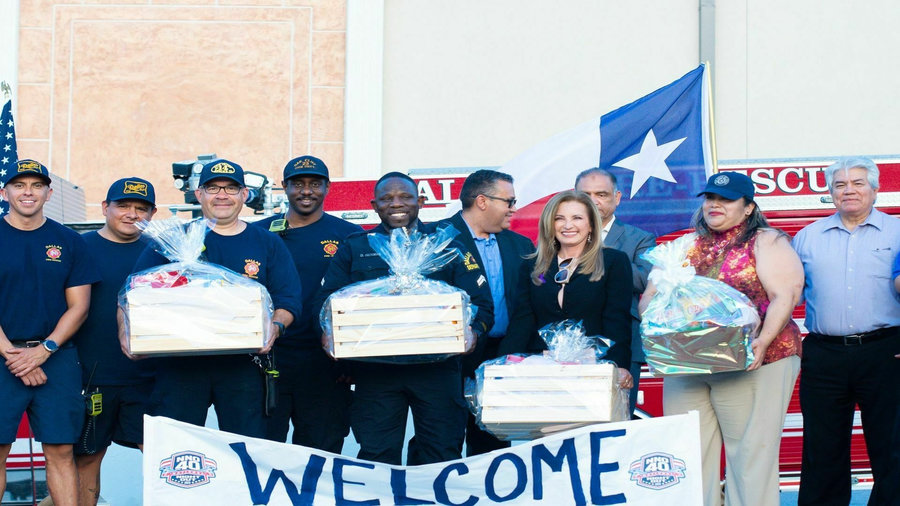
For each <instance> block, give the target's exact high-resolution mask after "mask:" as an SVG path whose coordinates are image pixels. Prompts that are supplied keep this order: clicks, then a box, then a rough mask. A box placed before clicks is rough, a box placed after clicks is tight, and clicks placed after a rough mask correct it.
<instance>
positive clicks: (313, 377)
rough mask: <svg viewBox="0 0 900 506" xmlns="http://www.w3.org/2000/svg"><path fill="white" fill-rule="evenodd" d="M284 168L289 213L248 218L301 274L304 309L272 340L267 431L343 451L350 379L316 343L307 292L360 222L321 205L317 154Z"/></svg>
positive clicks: (321, 166) (324, 191) (324, 173)
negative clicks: (274, 372) (273, 404)
mask: <svg viewBox="0 0 900 506" xmlns="http://www.w3.org/2000/svg"><path fill="white" fill-rule="evenodd" d="M283 175H284V177H283V179H282V181H281V186H282V187H283V188H284V192H285V195H287V199H288V202H287V203H288V210H287V212H286V213H284V214H281V215H275V216H272V217H270V218H266V219H264V220H260V221H257V222H256V223H254V225H258V226H260V227H263V228H264V229H266V230H269V231H270V232H275V233H277V234H278V235H279V236H280V237H281V239H282V240H283V241H284V244H285V246H287V248H288V250H289V251H290V252H291V256H292V257H293V258H294V266H295V267H296V268H297V272H298V273H299V275H300V285H301V290H300V291H301V293H302V295H303V313H302V315H301V316H300V318H298V319H297V320H295V321H294V323H293V324H292V325H291V326H290V327H288V328H287V331H286V332H285V335H284V336H282V337H280V338H279V339H278V341H276V342H275V347H274V354H275V362H276V365H277V368H278V371H279V373H280V376H279V378H278V392H279V396H278V406H277V408H276V409H275V412H274V413H273V414H272V416H271V417H269V418H268V419H267V423H268V429H267V434H266V437H267V438H268V439H271V440H273V441H279V442H282V443H283V442H284V441H285V439H286V438H287V433H288V422H290V423H293V425H294V432H293V436H292V437H291V442H292V443H294V444H296V445H302V446H306V447H309V448H317V449H319V450H324V451H328V452H332V453H341V449H342V447H343V444H344V438H345V437H346V436H347V434H348V433H349V431H350V418H349V416H350V415H349V411H350V385H349V384H348V383H347V382H346V381H343V376H342V374H341V371H340V369H341V368H340V367H339V366H338V364H337V363H336V362H335V361H333V360H331V358H329V357H328V355H327V354H326V353H325V350H323V349H322V344H321V339H320V338H321V336H322V331H321V330H320V329H319V315H318V313H317V312H315V311H314V310H313V309H314V306H315V304H314V303H313V298H314V297H315V294H316V291H317V290H318V289H319V287H320V286H321V285H322V276H324V275H325V270H326V269H328V265H329V264H330V263H331V259H332V258H333V257H334V255H335V253H336V252H337V250H338V245H339V244H340V242H341V241H343V240H344V238H346V237H347V236H348V235H350V234H351V233H354V232H360V231H362V227H360V226H359V225H355V224H353V223H350V222H348V221H344V220H342V219H340V218H337V217H334V216H331V215H330V214H327V213H325V212H324V210H323V208H322V206H323V204H324V203H325V197H326V196H327V195H328V186H329V177H328V167H327V166H326V165H325V162H323V161H322V160H320V159H319V158H316V157H314V156H301V157H297V158H294V159H293V160H291V161H289V162H288V163H287V165H285V166H284V173H283Z"/></svg>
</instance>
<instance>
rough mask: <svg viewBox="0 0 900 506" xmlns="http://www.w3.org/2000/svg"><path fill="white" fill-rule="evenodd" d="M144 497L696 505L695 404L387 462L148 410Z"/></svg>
mask: <svg viewBox="0 0 900 506" xmlns="http://www.w3.org/2000/svg"><path fill="white" fill-rule="evenodd" d="M144 431H145V432H144V504H145V505H148V506H152V505H172V504H228V505H243V504H247V505H251V504H254V505H256V504H272V505H315V504H338V505H353V506H358V505H389V504H403V505H416V504H447V505H465V506H471V505H474V504H498V503H507V504H517V505H518V504H553V505H559V504H701V503H702V502H703V500H702V497H701V477H700V474H701V467H700V429H699V422H698V416H697V413H696V412H691V413H688V414H686V415H677V416H667V417H661V418H652V419H647V420H635V421H630V422H620V423H607V424H601V425H592V426H590V427H584V428H581V429H575V430H571V431H567V432H562V433H559V434H555V435H552V436H548V437H546V438H542V439H539V440H536V441H532V442H529V443H526V444H521V445H517V446H513V447H512V448H510V449H506V450H498V451H495V452H491V453H488V454H485V455H479V456H476V457H471V458H467V459H462V460H456V461H453V462H442V463H440V464H430V465H425V466H416V467H403V466H390V465H385V464H378V463H374V462H368V461H364V460H357V459H353V458H348V457H344V456H341V455H335V454H332V453H326V452H320V451H317V450H312V449H310V448H305V447H302V446H294V445H289V444H283V443H274V442H271V441H266V440H262V439H254V438H246V437H243V436H238V435H235V434H230V433H227V432H221V431H217V430H213V429H207V428H204V427H197V426H194V425H189V424H185V423H181V422H176V421H174V420H171V419H168V418H162V417H145V426H144Z"/></svg>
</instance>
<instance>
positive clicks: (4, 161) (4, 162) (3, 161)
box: [0, 156, 9, 175]
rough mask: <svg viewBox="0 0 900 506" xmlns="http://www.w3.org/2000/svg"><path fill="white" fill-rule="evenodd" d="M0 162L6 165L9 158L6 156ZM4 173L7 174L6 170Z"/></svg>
mask: <svg viewBox="0 0 900 506" xmlns="http://www.w3.org/2000/svg"><path fill="white" fill-rule="evenodd" d="M0 163H2V164H3V165H6V164H7V163H9V158H7V157H5V156H4V157H3V159H2V160H0ZM3 175H6V171H4V172H3Z"/></svg>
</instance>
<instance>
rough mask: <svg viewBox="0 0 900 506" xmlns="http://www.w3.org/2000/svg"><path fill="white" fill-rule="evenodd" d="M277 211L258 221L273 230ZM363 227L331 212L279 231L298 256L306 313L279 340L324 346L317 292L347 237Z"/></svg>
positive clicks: (280, 342) (285, 343) (293, 344)
mask: <svg viewBox="0 0 900 506" xmlns="http://www.w3.org/2000/svg"><path fill="white" fill-rule="evenodd" d="M282 216H283V215H276V216H272V217H270V218H266V219H264V220H260V221H257V222H255V223H254V225H256V226H258V227H261V228H262V229H264V230H269V226H270V225H271V224H272V221H274V220H276V219H281V218H282ZM361 231H362V227H360V226H359V225H356V224H353V223H350V222H349V221H345V220H342V219H340V218H337V217H335V216H332V215H330V214H327V213H325V214H323V215H322V218H321V219H319V220H318V221H316V222H315V223H311V224H309V225H306V226H305V227H298V228H289V229H286V230H283V231H281V232H278V237H280V238H281V240H282V241H283V242H284V244H285V246H287V248H288V250H289V251H290V252H291V256H292V257H293V259H294V266H295V267H296V269H297V273H298V274H299V275H300V285H301V288H302V290H301V292H302V293H303V315H302V316H301V317H300V318H299V319H297V320H294V323H292V324H291V326H290V327H288V328H287V331H286V332H285V335H284V336H283V337H281V338H279V339H278V340H277V341H275V344H276V346H278V347H279V348H282V347H305V348H309V347H315V348H319V347H321V343H320V338H321V336H322V330H321V329H320V328H319V323H318V322H319V315H318V311H319V308H318V307H315V302H314V300H313V299H314V298H315V295H316V292H317V291H318V290H319V288H320V287H321V286H322V277H323V276H324V275H325V271H326V270H327V269H328V265H329V264H330V263H331V259H332V258H334V255H335V253H337V250H338V248H339V247H340V243H341V241H343V240H344V238H345V237H347V236H348V235H350V234H352V233H354V232H361Z"/></svg>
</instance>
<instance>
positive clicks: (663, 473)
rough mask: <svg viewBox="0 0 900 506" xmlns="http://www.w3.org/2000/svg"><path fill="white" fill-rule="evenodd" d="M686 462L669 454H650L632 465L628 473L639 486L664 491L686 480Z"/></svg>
mask: <svg viewBox="0 0 900 506" xmlns="http://www.w3.org/2000/svg"><path fill="white" fill-rule="evenodd" d="M685 468H686V466H685V465H684V461H683V460H680V459H676V458H675V457H673V456H672V455H669V454H668V453H650V454H647V455H644V456H643V457H641V458H640V459H638V460H636V461H634V462H632V463H631V466H630V467H629V468H628V471H629V472H630V473H631V481H633V482H635V483H636V484H637V486H639V487H643V488H649V489H651V490H662V489H664V488H669V487H671V486H673V485H677V484H678V483H679V482H680V481H681V479H682V478H684V470H685Z"/></svg>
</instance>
